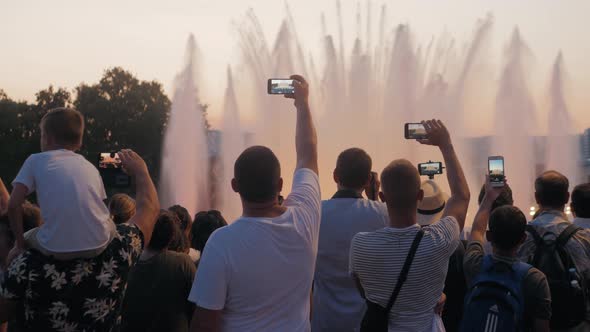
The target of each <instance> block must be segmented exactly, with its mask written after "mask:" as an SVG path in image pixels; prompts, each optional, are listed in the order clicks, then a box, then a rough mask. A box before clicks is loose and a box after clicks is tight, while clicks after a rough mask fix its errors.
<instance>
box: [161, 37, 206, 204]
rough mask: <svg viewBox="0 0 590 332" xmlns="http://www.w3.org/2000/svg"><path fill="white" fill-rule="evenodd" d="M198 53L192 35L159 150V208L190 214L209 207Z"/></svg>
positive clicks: (176, 80)
mask: <svg viewBox="0 0 590 332" xmlns="http://www.w3.org/2000/svg"><path fill="white" fill-rule="evenodd" d="M197 57H198V50H197V45H196V42H195V38H194V36H192V35H191V36H190V37H189V39H188V42H187V46H186V54H185V63H184V65H183V67H182V70H181V72H180V73H179V74H178V75H177V77H176V79H175V82H174V84H175V87H174V95H173V98H172V108H171V111H170V119H169V121H168V124H167V128H166V134H165V136H164V145H163V149H162V167H161V176H160V183H159V188H158V192H159V194H160V203H161V206H162V208H168V207H170V206H172V205H175V204H180V205H182V206H184V207H185V208H186V209H187V210H188V211H189V213H190V214H191V215H194V214H195V213H196V212H198V211H201V210H205V209H208V208H209V207H210V203H209V201H210V194H211V192H210V187H209V150H208V143H207V137H206V129H205V121H204V117H203V111H202V106H201V103H200V101H199V97H198V89H197V84H196V82H195V77H196V69H197V68H198V66H197V63H196V62H197Z"/></svg>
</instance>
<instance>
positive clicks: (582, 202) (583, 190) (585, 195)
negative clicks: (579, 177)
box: [571, 182, 590, 218]
mask: <svg viewBox="0 0 590 332" xmlns="http://www.w3.org/2000/svg"><path fill="white" fill-rule="evenodd" d="M571 209H572V212H573V213H574V215H575V216H576V217H578V218H590V182H589V183H584V184H580V185H577V186H576V187H575V188H574V191H572V203H571Z"/></svg>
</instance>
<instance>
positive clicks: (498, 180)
mask: <svg viewBox="0 0 590 332" xmlns="http://www.w3.org/2000/svg"><path fill="white" fill-rule="evenodd" d="M488 175H489V177H490V184H491V185H492V187H503V186H504V185H505V184H506V174H505V172H504V157H502V156H490V157H488Z"/></svg>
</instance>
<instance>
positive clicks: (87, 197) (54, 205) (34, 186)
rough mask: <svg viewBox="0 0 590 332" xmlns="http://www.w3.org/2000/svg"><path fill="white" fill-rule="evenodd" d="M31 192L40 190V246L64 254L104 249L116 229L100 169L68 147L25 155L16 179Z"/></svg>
mask: <svg viewBox="0 0 590 332" xmlns="http://www.w3.org/2000/svg"><path fill="white" fill-rule="evenodd" d="M12 183H13V185H14V184H16V183H20V184H23V185H25V186H26V187H27V189H28V193H29V194H30V193H32V192H34V191H36V192H37V200H38V202H39V206H40V207H41V216H42V217H43V222H44V223H43V224H42V225H41V226H40V228H39V232H38V233H37V240H38V241H39V244H40V245H41V246H42V247H43V248H45V249H47V250H49V251H52V252H56V253H65V252H75V251H84V250H91V249H97V248H101V247H104V246H105V245H107V244H108V242H109V240H110V237H111V234H112V233H113V231H114V229H115V225H114V223H113V222H112V221H111V220H110V216H109V210H108V208H107V207H106V205H105V204H104V202H103V200H104V199H106V193H105V190H104V185H103V183H102V179H101V178H100V175H99V174H98V170H97V169H96V167H94V166H93V165H92V164H91V163H90V162H88V161H87V160H86V159H85V158H84V157H83V156H81V155H79V154H77V153H75V152H73V151H70V150H52V151H46V152H42V153H36V154H32V155H31V156H29V158H27V160H26V161H25V163H24V164H23V166H22V168H21V169H20V171H19V173H18V175H17V176H16V179H15V180H14V181H13V182H12Z"/></svg>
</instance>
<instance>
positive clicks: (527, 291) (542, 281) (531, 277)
mask: <svg viewBox="0 0 590 332" xmlns="http://www.w3.org/2000/svg"><path fill="white" fill-rule="evenodd" d="M484 256H485V253H484V249H483V245H482V244H481V242H479V241H471V242H469V244H467V250H466V251H465V257H464V258H463V269H464V271H465V278H466V280H467V285H469V284H470V283H471V280H473V278H474V277H475V276H476V275H477V274H479V272H480V270H481V266H482V264H483V258H484ZM492 257H493V258H494V260H495V261H499V262H505V263H507V264H512V263H514V262H515V261H516V258H514V257H504V256H498V255H492ZM522 290H523V293H524V311H525V321H527V324H531V323H532V320H534V319H541V320H550V319H551V291H550V290H549V284H548V283H547V278H546V277H545V274H543V272H541V271H539V270H538V269H536V268H534V267H533V268H531V269H530V270H529V271H528V273H527V275H526V276H525V277H524V280H523V284H522Z"/></svg>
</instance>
